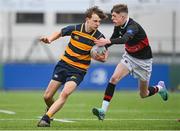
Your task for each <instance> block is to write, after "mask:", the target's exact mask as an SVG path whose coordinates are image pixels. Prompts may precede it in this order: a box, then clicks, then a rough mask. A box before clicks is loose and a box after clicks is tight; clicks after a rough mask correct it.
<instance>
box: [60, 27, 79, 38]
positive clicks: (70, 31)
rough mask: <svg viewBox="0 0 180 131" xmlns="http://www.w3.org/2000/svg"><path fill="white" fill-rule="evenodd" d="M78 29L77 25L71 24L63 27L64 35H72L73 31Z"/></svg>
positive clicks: (62, 33) (62, 32)
mask: <svg viewBox="0 0 180 131" xmlns="http://www.w3.org/2000/svg"><path fill="white" fill-rule="evenodd" d="M74 30H76V25H70V26H67V27H64V28H62V29H61V35H62V36H70V35H71V33H72V32H73V31H74Z"/></svg>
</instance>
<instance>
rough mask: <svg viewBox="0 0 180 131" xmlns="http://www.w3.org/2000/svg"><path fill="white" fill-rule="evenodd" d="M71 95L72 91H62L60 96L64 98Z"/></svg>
mask: <svg viewBox="0 0 180 131" xmlns="http://www.w3.org/2000/svg"><path fill="white" fill-rule="evenodd" d="M69 95H70V93H68V92H66V91H63V92H61V95H60V97H62V98H63V99H67V98H68V96H69Z"/></svg>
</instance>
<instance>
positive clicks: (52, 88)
mask: <svg viewBox="0 0 180 131" xmlns="http://www.w3.org/2000/svg"><path fill="white" fill-rule="evenodd" d="M60 86H61V82H59V81H56V80H51V81H50V82H49V85H48V87H47V89H46V91H45V95H46V96H48V97H52V96H53V95H54V94H55V93H56V91H57V90H58V88H59V87H60Z"/></svg>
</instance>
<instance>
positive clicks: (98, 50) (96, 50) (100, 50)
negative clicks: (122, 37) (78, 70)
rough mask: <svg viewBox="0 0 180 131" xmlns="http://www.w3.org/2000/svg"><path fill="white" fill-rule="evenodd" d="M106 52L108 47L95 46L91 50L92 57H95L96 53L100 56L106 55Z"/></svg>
mask: <svg viewBox="0 0 180 131" xmlns="http://www.w3.org/2000/svg"><path fill="white" fill-rule="evenodd" d="M105 52H106V47H105V46H97V45H94V46H93V47H92V49H91V56H93V55H94V53H97V54H99V55H104V53H105Z"/></svg>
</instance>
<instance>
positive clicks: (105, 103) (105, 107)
mask: <svg viewBox="0 0 180 131" xmlns="http://www.w3.org/2000/svg"><path fill="white" fill-rule="evenodd" d="M109 104H110V102H109V101H105V100H103V102H102V109H103V110H104V111H105V112H107V110H108V107H109Z"/></svg>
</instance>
